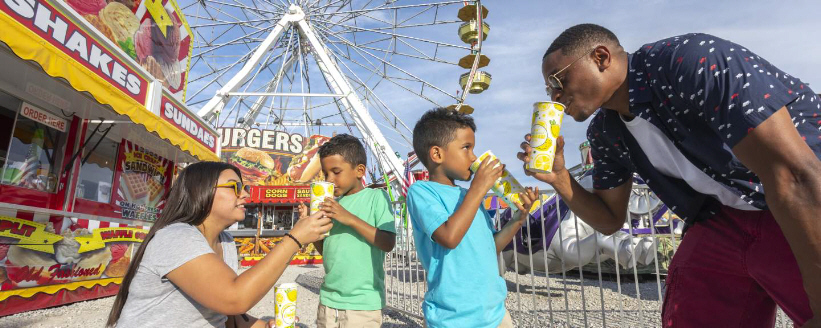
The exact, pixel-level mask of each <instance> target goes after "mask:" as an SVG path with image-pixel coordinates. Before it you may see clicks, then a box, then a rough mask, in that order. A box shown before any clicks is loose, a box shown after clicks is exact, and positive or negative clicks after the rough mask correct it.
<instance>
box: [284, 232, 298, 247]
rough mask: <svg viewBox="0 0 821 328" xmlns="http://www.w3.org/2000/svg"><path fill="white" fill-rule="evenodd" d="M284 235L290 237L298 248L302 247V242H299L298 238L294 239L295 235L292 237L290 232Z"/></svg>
mask: <svg viewBox="0 0 821 328" xmlns="http://www.w3.org/2000/svg"><path fill="white" fill-rule="evenodd" d="M285 236H287V237H290V238H291V239H293V240H294V242H295V243H296V244H297V246H299V249H302V243H300V242H299V240H296V237H294V235H292V234H290V233H285Z"/></svg>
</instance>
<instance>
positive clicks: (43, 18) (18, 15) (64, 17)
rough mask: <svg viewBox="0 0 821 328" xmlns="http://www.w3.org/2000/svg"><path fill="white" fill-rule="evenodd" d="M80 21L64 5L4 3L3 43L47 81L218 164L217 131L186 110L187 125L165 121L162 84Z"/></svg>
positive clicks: (44, 0) (39, 0)
mask: <svg viewBox="0 0 821 328" xmlns="http://www.w3.org/2000/svg"><path fill="white" fill-rule="evenodd" d="M9 4H12V5H13V7H10V6H9ZM78 17H79V16H78V14H77V13H76V12H74V11H73V10H72V9H70V8H68V7H66V6H65V4H63V3H62V2H59V1H52V0H34V1H31V2H28V1H17V2H8V1H0V31H2V33H0V41H2V42H3V43H5V44H6V45H8V46H9V47H10V48H11V50H12V51H13V52H14V53H15V54H16V55H17V56H19V57H20V58H23V59H25V60H30V61H34V62H37V63H38V64H39V65H40V66H41V67H42V68H43V70H44V71H45V72H46V73H47V74H48V75H50V76H53V77H59V78H63V79H65V80H66V81H68V83H69V84H70V85H71V86H72V87H73V88H74V89H76V90H78V91H85V92H88V93H89V94H91V95H92V96H93V97H94V99H96V100H97V101H98V102H99V103H101V104H104V105H108V106H111V108H112V109H113V110H114V111H115V112H117V113H118V114H121V115H125V116H128V117H129V118H130V119H131V120H132V121H133V122H134V123H136V124H140V125H142V126H144V127H145V129H146V130H148V131H149V132H153V133H156V134H157V135H158V136H160V137H161V138H163V139H166V140H168V142H170V143H171V144H173V145H175V146H177V147H179V148H180V149H181V150H183V151H186V152H188V153H190V154H191V155H193V156H195V157H197V158H198V159H200V160H210V161H218V160H219V157H218V156H217V154H216V152H217V147H216V145H215V143H214V142H215V141H216V140H217V134H216V131H214V129H213V128H211V127H209V126H207V124H205V123H204V122H202V121H201V120H200V119H199V118H198V117H196V116H195V115H192V114H190V111H188V110H187V109H184V111H185V112H186V113H188V115H187V117H185V116H186V115H179V118H181V119H183V120H182V121H180V120H177V121H176V122H175V120H174V119H173V118H172V119H171V120H169V119H168V118H163V117H161V116H160V114H161V113H162V111H161V108H160V107H161V105H160V104H161V98H162V97H163V92H162V91H159V92H158V91H157V90H156V88H160V89H161V88H162V86H161V84H160V83H157V82H153V83H152V82H151V81H152V80H153V78H152V77H151V75H150V74H148V73H147V72H146V71H145V70H144V69H143V68H142V67H140V66H139V65H137V64H136V63H135V62H134V60H133V59H132V58H131V57H128V56H127V55H126V54H125V53H124V52H123V51H122V49H120V48H118V47H116V46H114V45H113V43H112V42H111V41H110V40H108V39H106V38H104V37H102V36H100V33H99V32H98V31H97V30H96V29H94V28H93V27H90V25H89V23H88V22H86V21H85V20H84V19H82V18H78ZM162 103H163V104H166V103H168V101H166V102H162ZM175 105H177V107H181V106H180V104H179V103H176V104H175ZM178 109H179V108H178ZM198 135H200V136H204V137H200V138H197V136H198ZM192 136H193V137H192ZM212 140H213V141H214V142H211V141H212Z"/></svg>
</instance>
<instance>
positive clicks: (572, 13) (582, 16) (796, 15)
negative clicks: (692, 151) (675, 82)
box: [469, 1, 821, 187]
mask: <svg viewBox="0 0 821 328" xmlns="http://www.w3.org/2000/svg"><path fill="white" fill-rule="evenodd" d="M515 3H516V5H504V6H503V5H501V2H487V7H488V8H489V9H490V10H491V11H490V15H489V16H488V18H487V22H488V23H489V24H491V34H490V37H489V38H488V40H487V42H486V43H485V44H484V45H485V49H484V50H485V51H484V52H485V53H486V54H487V55H488V56H490V57H491V59H492V63H491V65H490V66H489V67H488V68H487V71H489V72H491V73H492V74H493V84H492V86H491V89H489V90H488V91H486V93H483V94H482V95H481V106H477V113H476V115H475V118H476V121H477V123H478V127H479V130H478V132H477V148H478V149H477V154H479V153H480V150H481V149H485V148H489V149H492V150H493V152H494V153H495V154H496V155H497V156H499V157H500V158H501V159H502V161H503V162H504V163H509V166H515V167H512V168H511V172H512V173H513V174H514V175H516V176H517V177H518V179H519V180H520V181H521V182H522V183H523V184H526V185H528V184H534V183H535V185H540V184H538V183H536V182H535V180H533V179H531V178H529V177H526V176H525V175H524V172H523V171H522V168H521V165H520V164H519V163H520V162H519V161H518V160H516V158H515V154H516V152H517V151H518V144H519V143H520V142H521V140H522V135H523V134H524V133H523V131H528V130H529V117H528V113H529V111H530V108H531V104H532V103H533V102H534V101H537V100H540V99H545V96H544V91H543V90H544V81H543V79H542V76H541V73H540V71H539V68H540V67H539V64H540V62H541V56H542V55H543V54H544V51H545V50H546V49H547V47H548V45H549V44H550V42H551V41H552V40H553V39H554V38H555V37H556V36H557V35H558V34H559V33H561V32H562V31H563V30H564V29H565V28H567V27H569V26H572V25H575V24H580V23H595V24H599V25H603V26H605V27H607V28H609V29H611V30H612V31H613V32H614V33H615V34H616V35H617V36H618V37H619V39H620V41H621V43H622V45H623V46H624V47H625V49H626V50H627V51H630V52H632V51H633V50H635V49H637V48H639V47H640V46H641V45H642V44H645V43H649V42H652V41H656V40H659V39H663V38H666V37H669V36H674V35H679V34H684V33H690V32H703V33H709V34H713V35H716V36H718V37H721V38H724V39H728V40H731V41H733V42H736V43H739V44H741V45H744V46H745V47H747V48H748V49H750V50H752V51H753V52H756V53H757V54H758V55H759V56H762V57H764V58H766V59H767V60H769V61H770V62H771V63H773V64H774V65H776V66H778V67H779V68H781V69H782V70H784V71H786V72H788V73H790V74H792V75H795V76H798V77H799V78H801V79H802V80H803V81H805V82H808V83H810V85H811V86H812V87H814V89H815V90H816V91H817V92H821V56H819V55H818V53H819V52H821V37H819V35H821V33H819V32H821V19H819V18H818V13H819V12H821V2H819V1H795V2H793V1H721V2H719V1H572V2H571V1H551V2H546V1H538V2H536V1H528V2H524V1H519V2H515ZM502 36H504V37H502ZM477 98H479V97H477ZM469 102H470V101H469ZM588 122H589V121H588ZM588 122H582V123H579V122H575V121H573V120H572V119H566V120H565V121H564V126H563V127H562V132H561V133H562V135H564V136H565V140H566V142H567V144H566V147H565V157H566V159H567V161H568V163H567V164H568V167H569V166H572V165H575V164H578V163H579V162H580V155H579V151H578V146H579V144H581V143H582V142H583V141H584V140H585V131H586V128H587V124H588ZM540 186H542V187H544V185H543V184H541V185H540Z"/></svg>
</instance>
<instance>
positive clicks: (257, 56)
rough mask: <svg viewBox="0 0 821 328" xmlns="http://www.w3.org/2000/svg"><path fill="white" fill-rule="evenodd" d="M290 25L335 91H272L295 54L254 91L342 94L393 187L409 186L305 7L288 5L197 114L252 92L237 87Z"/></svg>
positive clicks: (211, 117) (210, 115) (248, 117)
mask: <svg viewBox="0 0 821 328" xmlns="http://www.w3.org/2000/svg"><path fill="white" fill-rule="evenodd" d="M289 28H296V29H298V31H299V32H300V33H301V34H302V35H304V36H305V37H306V38H307V39H308V44H309V46H310V48H311V51H312V53H313V56H312V57H313V58H314V60H315V61H316V63H317V66H318V67H319V69H320V71H321V72H322V75H323V76H324V78H325V80H326V81H327V82H328V85H329V86H330V88H331V90H332V91H333V92H334V93H333V94H283V93H274V92H272V91H274V90H276V86H277V85H278V84H279V81H280V79H281V78H282V77H283V74H282V72H283V71H284V70H287V68H286V66H287V67H290V66H291V65H292V64H293V62H294V59H293V58H294V57H291V59H289V60H288V61H287V62H285V63H283V68H284V70H281V71H280V73H279V74H277V76H276V77H275V78H274V80H272V81H271V82H270V84H269V86H268V87H267V88H266V89H267V90H266V92H258V93H254V95H259V96H300V97H306V96H313V97H334V98H339V99H340V100H342V101H340V103H341V104H342V107H344V108H345V111H346V112H347V114H348V115H350V117H351V118H352V120H353V123H354V125H355V126H356V128H357V129H358V130H359V132H360V133H361V134H362V136H363V138H364V139H365V143H366V144H367V146H368V147H369V148H370V149H371V151H372V152H373V154H374V156H375V157H376V160H377V161H378V163H379V166H380V167H381V168H382V169H383V172H384V173H386V174H388V175H390V176H393V177H394V180H393V181H392V182H391V183H392V184H393V185H394V187H398V188H406V187H407V181H406V180H405V178H404V176H403V173H404V171H405V163H404V162H403V161H402V160H401V159H400V158H398V157H397V156H396V155H395V151H394V150H393V148H392V147H391V146H390V144H389V143H388V141H387V139H386V138H385V137H384V135H383V134H382V132H381V131H380V130H379V127H378V126H377V124H376V122H375V121H374V120H373V118H372V117H371V116H370V114H369V113H368V110H367V108H366V107H365V105H364V103H363V102H362V100H361V99H360V98H359V95H358V94H357V93H356V92H355V91H354V88H353V87H352V86H351V84H350V83H349V81H348V79H347V78H346V76H345V74H343V73H342V71H341V70H340V68H339V66H338V65H337V64H336V62H335V61H334V60H332V59H331V57H330V56H329V55H328V49H327V48H326V46H325V44H324V43H323V42H322V40H320V39H319V38H317V36H316V33H315V32H314V29H313V27H312V26H311V23H310V22H308V21H307V20H306V19H305V13H304V11H303V10H302V8H300V7H299V6H297V5H291V6H290V7H289V8H288V13H287V14H285V15H284V16H283V17H282V18H281V19H280V20H279V22H277V24H276V26H275V27H274V29H273V31H271V33H270V34H268V36H267V37H266V38H265V40H264V41H262V43H260V45H259V47H257V49H256V50H255V51H254V53H253V54H252V55H251V57H250V58H248V61H247V62H246V63H245V65H243V67H242V69H240V71H239V72H237V74H236V75H235V76H234V77H233V78H231V80H229V81H228V83H226V84H225V85H224V86H223V87H222V88H220V89H219V90H218V91H217V92H216V94H215V95H214V97H213V98H211V100H209V101H208V102H207V103H206V104H205V105H204V106H203V107H202V109H200V111H199V112H198V113H197V114H198V115H199V116H201V117H202V118H204V119H205V120H207V121H214V122H215V119H216V118H217V117H218V116H219V114H220V112H222V110H223V109H224V107H225V105H226V104H227V103H228V102H229V100H230V99H231V97H232V96H242V95H250V94H248V93H242V92H236V90H237V89H238V88H239V87H240V86H241V85H242V84H243V83H245V81H246V80H247V79H248V78H249V77H251V76H252V75H253V72H254V70H255V68H256V67H257V66H258V65H260V63H261V61H262V59H263V57H264V55H265V54H266V53H267V52H268V51H270V50H271V48H272V47H273V46H274V45H275V44H277V42H278V41H279V39H280V38H282V36H283V35H284V34H285V33H284V32H285V31H286V30H287V29H289ZM262 98H263V97H260V98H259V99H258V100H257V101H256V102H255V103H254V105H253V106H252V107H251V110H249V111H248V112H247V113H246V114H245V116H244V120H243V122H242V125H243V126H245V127H248V126H250V124H251V123H252V122H254V120H255V119H256V116H257V115H258V114H259V113H260V110H261V108H262V104H263V102H264V100H263V99H262ZM386 183H388V181H386ZM396 190H399V189H396Z"/></svg>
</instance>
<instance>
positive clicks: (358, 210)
mask: <svg viewBox="0 0 821 328" xmlns="http://www.w3.org/2000/svg"><path fill="white" fill-rule="evenodd" d="M339 204H340V205H342V207H344V208H345V209H346V210H348V212H351V214H353V215H355V216H356V217H358V218H359V219H360V220H362V221H365V222H366V223H367V224H370V225H372V226H374V227H376V228H377V229H379V230H384V231H389V232H393V233H395V232H396V228H394V217H393V214H392V212H391V206H390V200H389V199H388V194H387V193H385V192H384V191H382V190H379V189H369V188H365V189H362V190H361V191H359V192H357V193H355V194H353V195H349V196H345V197H342V198H340V199H339ZM384 262H385V252H383V251H382V250H380V249H379V248H377V247H376V246H374V245H371V244H370V243H368V242H367V241H366V240H365V238H364V237H362V235H360V234H359V233H357V232H356V230H354V229H353V228H351V227H349V226H346V225H343V224H340V223H338V222H334V227H333V228H332V229H331V234H330V236H328V237H326V238H325V242H324V244H323V250H322V263H323V266H324V267H325V281H324V282H323V283H322V287H321V289H320V292H319V300H320V302H321V303H322V305H325V306H327V307H330V308H334V309H340V310H368V311H370V310H380V309H382V308H383V307H384V306H385V269H384V268H383V263H384Z"/></svg>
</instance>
